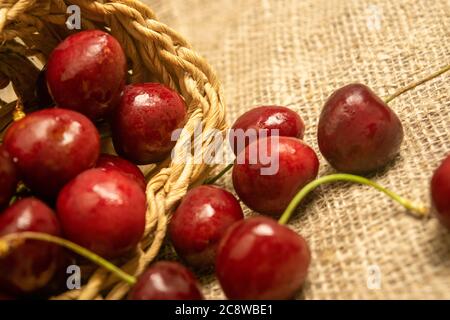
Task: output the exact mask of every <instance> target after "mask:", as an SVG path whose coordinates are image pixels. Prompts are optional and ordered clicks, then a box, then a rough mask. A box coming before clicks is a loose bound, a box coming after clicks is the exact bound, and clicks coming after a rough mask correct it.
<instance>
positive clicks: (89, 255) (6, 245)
mask: <svg viewBox="0 0 450 320" xmlns="http://www.w3.org/2000/svg"><path fill="white" fill-rule="evenodd" d="M25 240H38V241H45V242H50V243H54V244H57V245H59V246H62V247H64V248H66V249H69V250H71V251H73V252H75V253H78V254H79V255H80V256H83V257H84V258H86V259H89V260H91V261H92V262H94V263H96V264H97V265H99V266H101V267H103V268H105V269H106V270H108V271H111V272H112V273H114V274H115V275H116V276H117V277H118V278H120V279H122V280H123V281H125V282H127V283H128V284H130V285H134V284H135V283H136V278H135V277H133V276H131V275H129V274H127V273H126V272H124V271H122V270H121V269H120V268H118V267H116V266H115V265H114V264H112V263H111V262H109V261H107V260H105V259H103V258H102V257H100V256H99V255H97V254H95V253H93V252H92V251H89V250H88V249H86V248H83V247H81V246H79V245H77V244H76V243H73V242H71V241H69V240H66V239H63V238H59V237H55V236H52V235H50V234H47V233H40V232H29V231H27V232H18V233H10V234H7V235H5V236H3V237H1V238H0V257H2V256H5V255H7V254H8V253H9V252H10V251H11V250H14V248H15V247H17V246H19V245H21V244H22V243H23V242H24V241H25Z"/></svg>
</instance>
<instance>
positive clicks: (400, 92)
mask: <svg viewBox="0 0 450 320" xmlns="http://www.w3.org/2000/svg"><path fill="white" fill-rule="evenodd" d="M449 70H450V64H449V65H447V66H445V67H444V68H442V69H441V70H438V71H436V72H435V73H432V74H430V75H429V76H428V77H426V78H423V79H421V80H419V81H416V82H413V83H411V84H410V85H408V86H406V87H404V88H401V89H399V90H398V91H397V92H395V93H394V94H393V95H391V96H389V97H387V98H386V99H384V102H386V103H389V102H391V101H392V100H394V99H395V98H397V97H398V96H400V95H402V94H403V93H405V92H407V91H409V90H412V89H414V88H415V87H417V86H419V85H421V84H423V83H425V82H427V81H429V80H432V79H434V78H436V77H438V76H440V75H441V74H443V73H445V72H447V71H449Z"/></svg>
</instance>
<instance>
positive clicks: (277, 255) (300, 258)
mask: <svg viewBox="0 0 450 320" xmlns="http://www.w3.org/2000/svg"><path fill="white" fill-rule="evenodd" d="M310 260H311V257H310V251H309V248H308V244H307V243H306V241H305V239H303V237H301V236H300V235H298V234H296V233H295V232H294V231H292V230H291V229H289V228H287V227H285V226H282V225H280V224H278V223H277V222H276V221H275V220H272V219H269V218H265V217H256V218H250V219H247V220H243V221H240V222H238V223H236V224H234V225H233V226H232V227H231V228H230V229H229V230H228V231H227V233H226V234H225V236H224V237H223V238H222V241H221V242H220V244H219V248H218V251H217V260H216V275H217V278H218V279H219V281H220V285H221V286H222V289H223V290H224V292H225V294H226V296H227V297H228V298H229V299H239V300H247V299H249V300H278V299H290V298H293V297H294V295H295V294H296V292H297V291H298V290H299V289H300V288H301V286H302V285H303V283H304V282H305V278H306V275H307V271H308V267H309V264H310Z"/></svg>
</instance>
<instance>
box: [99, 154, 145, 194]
mask: <svg viewBox="0 0 450 320" xmlns="http://www.w3.org/2000/svg"><path fill="white" fill-rule="evenodd" d="M96 167H97V168H100V169H102V170H104V171H109V170H116V171H118V172H121V173H122V174H124V175H126V176H127V177H128V178H131V179H133V180H134V181H135V182H136V183H137V184H138V185H139V186H140V187H141V188H142V190H143V191H144V192H145V188H146V185H147V183H146V182H145V177H144V174H143V173H142V171H141V170H140V169H139V168H138V166H136V165H135V164H134V163H131V162H130V161H128V160H125V159H122V158H120V157H117V156H113V155H110V154H106V153H102V154H100V157H99V158H98V161H97V166H96Z"/></svg>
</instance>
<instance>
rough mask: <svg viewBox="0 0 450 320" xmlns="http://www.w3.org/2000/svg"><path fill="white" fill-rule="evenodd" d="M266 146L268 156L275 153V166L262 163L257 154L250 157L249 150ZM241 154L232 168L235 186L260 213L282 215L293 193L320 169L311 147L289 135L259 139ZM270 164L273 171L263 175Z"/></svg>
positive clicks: (249, 204)
mask: <svg viewBox="0 0 450 320" xmlns="http://www.w3.org/2000/svg"><path fill="white" fill-rule="evenodd" d="M276 139H278V140H279V141H277V140H276ZM266 147H267V156H268V158H276V157H277V156H278V168H276V165H274V163H273V162H272V163H270V164H265V163H264V162H263V161H262V157H260V156H258V157H257V158H253V152H252V150H258V152H259V153H261V150H262V149H263V148H264V149H265V148H266ZM242 155H244V158H245V159H244V161H243V162H242V163H241V161H240V156H238V158H237V159H236V161H235V164H234V168H233V185H234V188H235V190H236V192H237V194H238V196H239V198H240V199H241V200H242V201H243V202H244V203H245V204H246V205H247V206H248V207H249V208H251V209H253V210H255V211H257V212H259V213H262V214H269V215H279V214H281V213H282V212H283V210H284V209H285V208H286V207H287V205H288V204H289V202H290V201H291V199H292V197H293V196H294V195H295V194H296V192H297V191H298V190H299V189H301V188H302V187H303V186H305V185H306V184H307V183H308V182H310V181H312V180H314V179H315V178H316V177H317V173H318V170H319V160H318V159H317V156H316V154H315V152H314V150H312V149H311V148H310V147H309V146H307V145H306V144H304V143H303V142H302V141H301V140H298V139H295V138H291V137H273V136H271V137H269V138H267V139H258V140H257V141H254V142H253V143H251V144H250V145H249V146H247V147H246V148H245V150H244V151H243V153H242ZM271 166H272V167H273V169H274V172H268V173H267V174H266V175H263V174H262V170H261V169H263V168H266V169H267V168H269V167H271ZM276 169H278V170H276Z"/></svg>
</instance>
